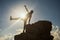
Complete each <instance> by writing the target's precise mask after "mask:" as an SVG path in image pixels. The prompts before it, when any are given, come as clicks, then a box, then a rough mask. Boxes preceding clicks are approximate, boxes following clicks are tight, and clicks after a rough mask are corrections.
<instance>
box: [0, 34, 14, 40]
mask: <svg viewBox="0 0 60 40" xmlns="http://www.w3.org/2000/svg"><path fill="white" fill-rule="evenodd" d="M12 37H13V36H12V35H11V34H9V35H4V36H1V37H0V40H10V39H12Z"/></svg>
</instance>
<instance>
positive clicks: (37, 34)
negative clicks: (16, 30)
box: [14, 21, 54, 40]
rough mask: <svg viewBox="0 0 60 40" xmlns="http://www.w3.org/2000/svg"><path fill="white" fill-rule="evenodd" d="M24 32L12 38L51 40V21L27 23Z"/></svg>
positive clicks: (18, 39)
mask: <svg viewBox="0 0 60 40" xmlns="http://www.w3.org/2000/svg"><path fill="white" fill-rule="evenodd" d="M25 27H26V33H21V34H19V35H15V37H14V40H53V38H54V37H53V36H52V35H51V34H50V32H51V30H52V23H51V22H50V21H38V22H36V23H33V24H27V25H25Z"/></svg>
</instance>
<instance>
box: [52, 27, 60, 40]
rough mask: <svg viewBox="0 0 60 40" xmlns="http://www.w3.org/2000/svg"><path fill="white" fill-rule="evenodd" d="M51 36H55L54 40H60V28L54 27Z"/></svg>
mask: <svg viewBox="0 0 60 40" xmlns="http://www.w3.org/2000/svg"><path fill="white" fill-rule="evenodd" d="M52 27H53V28H52V31H51V34H52V35H53V36H54V40H60V28H59V27H58V26H52Z"/></svg>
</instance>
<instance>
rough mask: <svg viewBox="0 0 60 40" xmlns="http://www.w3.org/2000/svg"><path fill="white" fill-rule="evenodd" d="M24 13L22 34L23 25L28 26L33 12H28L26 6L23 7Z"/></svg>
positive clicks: (24, 30)
mask: <svg viewBox="0 0 60 40" xmlns="http://www.w3.org/2000/svg"><path fill="white" fill-rule="evenodd" d="M24 7H25V9H26V11H27V14H26V18H25V19H24V29H23V32H26V27H25V25H26V24H27V23H28V24H30V20H31V17H32V14H33V10H31V11H30V12H29V11H28V9H27V7H26V5H24Z"/></svg>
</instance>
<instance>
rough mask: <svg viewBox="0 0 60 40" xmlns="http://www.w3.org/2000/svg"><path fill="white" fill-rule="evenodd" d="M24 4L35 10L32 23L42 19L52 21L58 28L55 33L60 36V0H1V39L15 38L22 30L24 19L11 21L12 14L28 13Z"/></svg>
mask: <svg viewBox="0 0 60 40" xmlns="http://www.w3.org/2000/svg"><path fill="white" fill-rule="evenodd" d="M24 5H27V8H28V9H29V11H30V10H33V11H34V13H33V15H32V19H31V22H30V23H31V24H32V23H35V22H37V21H40V20H48V21H51V22H52V24H53V25H54V26H53V27H55V28H54V30H55V29H56V30H55V31H53V34H54V32H56V34H57V37H60V36H58V34H59V33H60V29H59V28H60V0H0V39H2V40H13V36H14V35H16V34H19V33H21V32H22V30H23V21H21V20H12V21H11V20H10V16H12V17H19V16H20V14H22V13H27V12H26V10H25V9H24ZM56 34H54V35H55V36H56ZM12 35H13V36H12ZM59 35H60V34H59ZM3 38H5V39H3ZM10 38H11V39H10ZM55 38H56V37H55ZM55 40H57V38H56V39H55ZM58 40H60V39H59V38H58Z"/></svg>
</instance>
